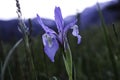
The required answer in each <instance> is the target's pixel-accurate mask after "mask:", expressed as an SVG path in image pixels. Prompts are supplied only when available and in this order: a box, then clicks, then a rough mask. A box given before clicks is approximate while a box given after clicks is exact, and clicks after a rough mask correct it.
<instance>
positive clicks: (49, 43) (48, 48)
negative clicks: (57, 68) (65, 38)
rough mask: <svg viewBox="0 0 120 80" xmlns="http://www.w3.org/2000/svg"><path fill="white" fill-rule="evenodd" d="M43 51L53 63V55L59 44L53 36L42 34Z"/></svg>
mask: <svg viewBox="0 0 120 80" xmlns="http://www.w3.org/2000/svg"><path fill="white" fill-rule="evenodd" d="M42 40H43V44H44V51H45V53H46V55H47V56H48V57H49V59H50V60H51V61H52V62H54V57H55V54H56V52H57V50H58V48H59V44H58V42H57V40H56V37H55V36H54V34H44V35H43V36H42Z"/></svg>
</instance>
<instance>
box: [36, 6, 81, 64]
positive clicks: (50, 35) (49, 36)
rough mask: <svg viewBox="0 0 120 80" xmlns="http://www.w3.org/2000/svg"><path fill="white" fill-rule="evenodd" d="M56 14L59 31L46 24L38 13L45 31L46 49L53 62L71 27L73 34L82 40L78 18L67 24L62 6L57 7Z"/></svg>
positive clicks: (43, 37) (43, 38)
mask: <svg viewBox="0 0 120 80" xmlns="http://www.w3.org/2000/svg"><path fill="white" fill-rule="evenodd" d="M54 14H55V22H56V26H57V30H58V32H55V31H54V30H52V29H50V28H49V27H48V26H46V25H45V24H44V23H43V22H42V20H41V18H40V16H39V15H38V14H37V20H38V23H39V24H40V25H41V26H42V28H43V29H44V31H45V33H44V34H43V35H42V40H43V45H44V51H45V53H46V54H47V56H48V57H49V58H50V60H51V61H52V62H54V56H55V54H56V52H57V50H58V49H59V44H60V45H64V41H65V38H66V37H67V32H68V30H69V29H73V32H72V34H73V36H75V37H77V38H78V44H79V43H80V41H81V36H80V35H79V30H78V26H77V25H75V23H76V21H77V20H74V21H73V22H71V23H70V24H67V25H66V26H65V25H64V20H63V17H62V14H61V10H60V7H55V10H54Z"/></svg>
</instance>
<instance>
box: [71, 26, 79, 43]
mask: <svg viewBox="0 0 120 80" xmlns="http://www.w3.org/2000/svg"><path fill="white" fill-rule="evenodd" d="M71 29H73V32H72V34H73V36H75V37H77V38H78V42H77V43H78V44H80V42H81V36H80V35H79V29H78V26H77V25H74V26H73V27H71Z"/></svg>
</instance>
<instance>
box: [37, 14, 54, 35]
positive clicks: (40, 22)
mask: <svg viewBox="0 0 120 80" xmlns="http://www.w3.org/2000/svg"><path fill="white" fill-rule="evenodd" d="M37 19H38V23H39V24H40V25H41V26H42V28H43V29H44V30H45V32H49V33H56V32H55V31H54V30H52V29H50V28H49V27H47V26H46V25H44V23H43V21H42V20H41V18H40V16H39V15H38V14H37Z"/></svg>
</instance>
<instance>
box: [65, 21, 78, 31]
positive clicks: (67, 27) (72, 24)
mask: <svg viewBox="0 0 120 80" xmlns="http://www.w3.org/2000/svg"><path fill="white" fill-rule="evenodd" d="M76 22H77V19H75V20H73V21H72V22H71V23H69V24H67V25H66V26H65V28H64V33H67V31H68V30H69V29H70V28H71V27H73V26H74V25H75V23H76Z"/></svg>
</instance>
